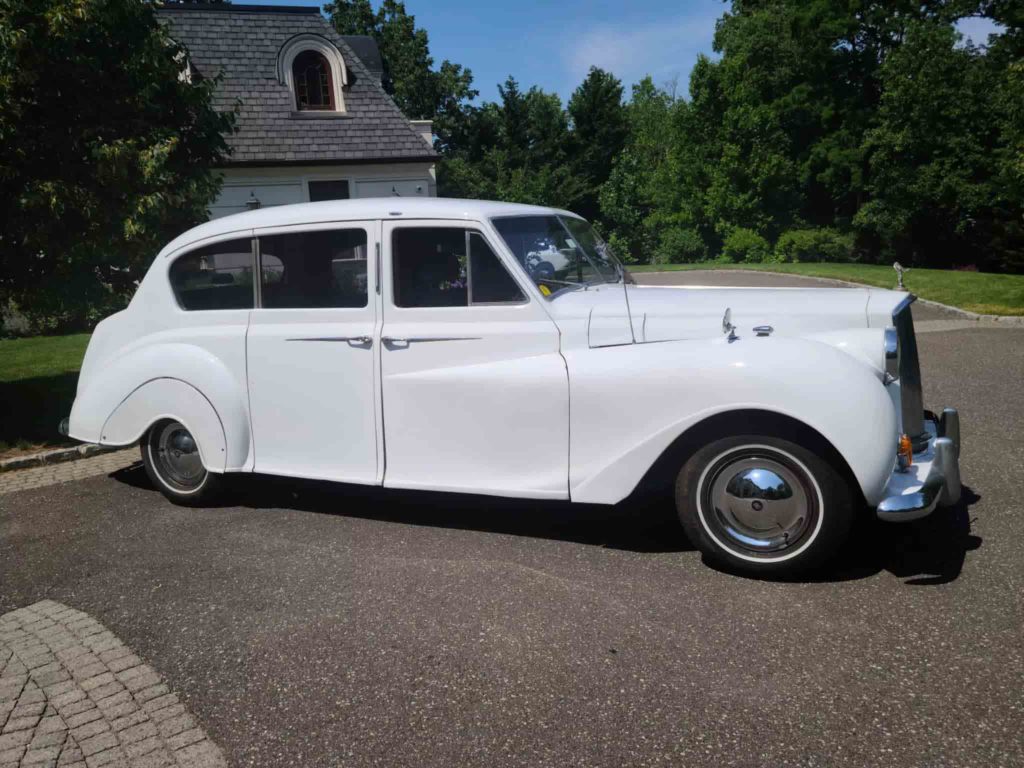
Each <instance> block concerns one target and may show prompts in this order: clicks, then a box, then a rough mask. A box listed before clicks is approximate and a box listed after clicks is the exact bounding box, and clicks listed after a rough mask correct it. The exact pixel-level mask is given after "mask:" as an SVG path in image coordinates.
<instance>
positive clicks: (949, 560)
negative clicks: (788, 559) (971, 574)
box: [819, 486, 982, 586]
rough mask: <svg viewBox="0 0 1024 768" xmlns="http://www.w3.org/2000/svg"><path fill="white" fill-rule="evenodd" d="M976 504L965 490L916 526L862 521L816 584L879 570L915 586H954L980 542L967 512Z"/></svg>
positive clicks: (862, 576) (974, 497)
mask: <svg viewBox="0 0 1024 768" xmlns="http://www.w3.org/2000/svg"><path fill="white" fill-rule="evenodd" d="M980 499H981V496H979V495H978V494H977V493H975V492H974V491H973V490H972V489H971V488H969V487H967V486H964V488H963V492H962V493H961V495H960V501H959V502H958V503H957V504H956V505H954V506H952V507H949V508H947V509H937V510H936V511H935V512H933V513H932V514H930V515H929V516H928V517H925V518H923V519H921V520H915V521H913V522H909V523H883V522H881V521H880V520H877V519H875V518H873V517H871V518H868V519H866V520H864V521H863V524H862V525H860V526H859V527H858V528H857V529H856V530H855V531H854V534H853V536H852V537H851V540H850V542H849V544H848V546H847V547H846V548H845V549H844V552H843V553H842V555H841V556H840V557H839V558H838V559H837V561H836V563H835V565H834V566H833V567H832V568H828V569H826V570H825V571H823V572H822V573H821V574H819V580H823V581H845V580H850V579H859V578H864V577H865V576H870V575H874V574H875V573H878V572H880V571H883V570H884V571H888V572H889V573H891V574H893V575H894V576H897V577H899V578H902V579H905V580H906V581H905V583H906V584H910V585H915V586H937V585H940V584H948V583H949V582H951V581H955V580H956V579H957V578H958V577H959V576H960V572H961V571H962V570H963V567H964V561H965V560H966V559H967V553H968V552H973V551H974V550H976V549H978V548H979V547H981V542H982V540H981V537H980V536H976V535H974V534H973V533H971V514H970V508H971V507H972V506H974V505H975V504H976V503H977V502H978V501H979V500H980Z"/></svg>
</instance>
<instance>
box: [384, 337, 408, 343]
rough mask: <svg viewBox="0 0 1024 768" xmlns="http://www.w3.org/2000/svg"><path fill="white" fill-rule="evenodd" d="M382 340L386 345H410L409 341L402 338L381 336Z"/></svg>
mask: <svg viewBox="0 0 1024 768" xmlns="http://www.w3.org/2000/svg"><path fill="white" fill-rule="evenodd" d="M380 340H381V341H383V342H384V343H385V344H406V345H408V344H409V339H403V338H402V337H401V336H381V337H380Z"/></svg>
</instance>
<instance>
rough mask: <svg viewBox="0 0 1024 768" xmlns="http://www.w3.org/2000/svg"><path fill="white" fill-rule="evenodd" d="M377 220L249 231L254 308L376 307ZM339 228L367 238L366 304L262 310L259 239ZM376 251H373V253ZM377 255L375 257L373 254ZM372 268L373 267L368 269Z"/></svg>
mask: <svg viewBox="0 0 1024 768" xmlns="http://www.w3.org/2000/svg"><path fill="white" fill-rule="evenodd" d="M379 228H380V220H379V219H359V220H354V221H319V222H314V223H309V224H283V225H271V226H267V227H256V228H255V229H254V230H253V231H252V240H253V269H254V270H255V271H254V273H253V274H255V275H256V278H257V279H256V280H254V286H255V290H256V306H255V307H253V309H258V310H262V311H264V312H365V311H366V310H367V309H371V308H372V307H374V306H375V303H376V299H375V298H374V296H375V294H376V293H379V285H380V276H379V271H380V269H379V267H380V260H379V258H377V256H378V255H379V248H380V244H379V234H378V233H379ZM340 229H358V230H360V231H362V232H363V233H364V234H365V235H366V303H365V304H363V305H362V306H361V307H265V306H263V251H262V248H261V245H260V238H261V237H280V236H281V235H302V234H306V233H309V232H333V231H336V230H340ZM375 249H376V250H375ZM375 254H376V255H375ZM371 265H372V266H371Z"/></svg>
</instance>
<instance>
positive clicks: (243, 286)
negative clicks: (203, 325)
mask: <svg viewBox="0 0 1024 768" xmlns="http://www.w3.org/2000/svg"><path fill="white" fill-rule="evenodd" d="M170 280H171V288H172V289H173V290H174V296H175V298H177V300H178V304H180V305H181V308H182V309H187V310H202V309H252V307H253V305H254V303H255V302H254V300H253V299H254V297H253V284H252V241H251V240H250V239H249V238H245V239H244V240H226V241H224V242H222V243H217V244H215V245H208V246H206V247H204V248H199V249H198V250H195V251H191V252H189V253H186V254H185V255H184V256H181V257H179V258H177V259H175V261H174V263H173V264H171V270H170Z"/></svg>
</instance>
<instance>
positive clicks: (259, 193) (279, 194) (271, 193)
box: [210, 180, 306, 219]
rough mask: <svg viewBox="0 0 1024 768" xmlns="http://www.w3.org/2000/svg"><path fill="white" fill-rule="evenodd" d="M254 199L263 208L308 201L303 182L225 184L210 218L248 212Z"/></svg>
mask: <svg viewBox="0 0 1024 768" xmlns="http://www.w3.org/2000/svg"><path fill="white" fill-rule="evenodd" d="M254 198H255V199H256V200H259V201H260V207H261V208H269V207H270V206H274V205H289V204H290V203H304V202H305V201H306V197H305V193H304V192H303V190H302V182H301V181H298V180H295V181H286V182H281V183H279V184H225V185H224V187H223V189H221V191H220V197H219V198H217V201H216V202H215V203H214V204H213V205H212V206H211V207H210V218H212V219H216V218H219V217H221V216H227V215H229V214H232V213H240V212H241V211H244V210H246V203H247V202H248V201H249V200H252V199H254Z"/></svg>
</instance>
